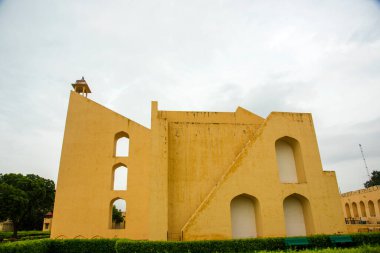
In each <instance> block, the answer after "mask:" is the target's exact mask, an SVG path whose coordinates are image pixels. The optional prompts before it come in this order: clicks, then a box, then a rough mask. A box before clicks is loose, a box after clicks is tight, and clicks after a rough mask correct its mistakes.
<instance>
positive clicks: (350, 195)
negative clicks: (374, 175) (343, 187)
mask: <svg viewBox="0 0 380 253" xmlns="http://www.w3.org/2000/svg"><path fill="white" fill-rule="evenodd" d="M341 196H342V197H341V202H342V207H343V210H344V217H345V221H346V224H347V227H348V231H349V232H370V231H380V185H376V186H372V187H369V188H367V189H361V190H357V191H351V192H346V193H343V194H342V195H341Z"/></svg>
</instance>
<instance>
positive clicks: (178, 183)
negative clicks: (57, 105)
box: [51, 79, 347, 241]
mask: <svg viewBox="0 0 380 253" xmlns="http://www.w3.org/2000/svg"><path fill="white" fill-rule="evenodd" d="M77 83H78V84H80V85H81V86H80V87H76V84H74V85H73V86H74V91H72V92H71V94H70V101H69V107H68V112H67V119H66V127H65V133H64V139H63V145H62V154H61V161H60V168H59V176H58V183H57V192H56V199H55V206H54V218H53V224H52V232H51V237H52V238H130V239H144V240H183V241H188V240H206V239H207V240H208V239H231V238H252V237H280V236H304V235H312V234H335V233H346V232H347V231H346V225H345V223H344V215H343V210H342V208H341V201H340V195H339V192H338V187H337V181H336V177H335V173H334V172H332V171H323V169H322V164H321V159H320V155H319V150H318V144H317V139H316V135H315V130H314V125H313V120H312V116H311V114H308V113H287V112H272V113H270V115H269V116H268V117H267V118H262V117H260V116H258V115H256V114H254V113H252V112H250V111H247V110H245V109H243V108H241V107H238V108H237V109H236V111H235V112H192V111H163V110H159V109H158V103H157V102H152V107H151V127H150V129H149V128H146V127H144V126H142V125H140V124H138V123H136V122H134V121H133V120H131V119H128V118H126V117H124V116H122V115H120V114H117V113H116V112H113V111H111V110H110V109H107V108H106V107H104V106H102V105H100V104H97V103H96V102H94V101H92V100H90V99H88V98H87V93H90V92H91V91H90V89H89V87H88V85H87V83H86V82H85V80H84V79H82V80H78V81H77ZM122 142H126V143H127V147H126V148H125V150H126V151H127V152H125V153H124V154H119V153H118V150H119V147H118V145H120V143H122ZM120 168H122V169H123V171H124V174H123V173H122V175H123V177H122V180H124V181H125V182H124V186H123V187H121V188H119V187H116V183H115V182H114V181H115V180H116V176H117V175H118V173H119V169H120ZM119 200H123V201H125V203H126V210H125V213H124V211H123V215H124V216H125V223H124V224H122V225H120V224H119V226H115V224H114V222H112V213H113V204H114V203H115V202H116V201H119Z"/></svg>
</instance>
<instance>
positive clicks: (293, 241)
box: [284, 237, 310, 248]
mask: <svg viewBox="0 0 380 253" xmlns="http://www.w3.org/2000/svg"><path fill="white" fill-rule="evenodd" d="M284 241H285V245H286V247H290V248H293V247H295V248H306V247H307V246H308V245H310V243H309V240H308V239H307V238H306V237H289V238H285V239H284Z"/></svg>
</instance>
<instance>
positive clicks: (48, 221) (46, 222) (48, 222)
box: [42, 212, 53, 231]
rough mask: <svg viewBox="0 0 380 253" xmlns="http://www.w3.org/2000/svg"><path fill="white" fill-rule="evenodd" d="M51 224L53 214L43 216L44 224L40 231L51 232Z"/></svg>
mask: <svg viewBox="0 0 380 253" xmlns="http://www.w3.org/2000/svg"><path fill="white" fill-rule="evenodd" d="M52 222H53V213H52V212H48V213H47V214H46V215H45V216H44V223H43V226H42V231H51V227H52Z"/></svg>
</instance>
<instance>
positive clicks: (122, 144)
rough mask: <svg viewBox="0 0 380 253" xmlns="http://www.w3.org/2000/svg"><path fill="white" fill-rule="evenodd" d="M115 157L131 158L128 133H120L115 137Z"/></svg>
mask: <svg viewBox="0 0 380 253" xmlns="http://www.w3.org/2000/svg"><path fill="white" fill-rule="evenodd" d="M114 156H116V157H126V156H129V135H128V134H127V133H126V132H119V133H117V134H116V135H115V150H114Z"/></svg>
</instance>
